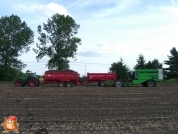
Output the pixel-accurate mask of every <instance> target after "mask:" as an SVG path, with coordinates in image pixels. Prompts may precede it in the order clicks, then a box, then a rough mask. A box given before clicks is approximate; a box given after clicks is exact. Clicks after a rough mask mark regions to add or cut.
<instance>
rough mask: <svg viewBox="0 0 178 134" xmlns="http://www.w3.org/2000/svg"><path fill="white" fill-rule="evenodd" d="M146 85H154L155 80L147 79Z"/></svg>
mask: <svg viewBox="0 0 178 134" xmlns="http://www.w3.org/2000/svg"><path fill="white" fill-rule="evenodd" d="M146 86H147V87H156V82H155V81H153V80H149V81H147V83H146Z"/></svg>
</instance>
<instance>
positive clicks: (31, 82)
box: [28, 79, 38, 87]
mask: <svg viewBox="0 0 178 134" xmlns="http://www.w3.org/2000/svg"><path fill="white" fill-rule="evenodd" d="M37 84H38V82H37V80H36V79H30V80H29V81H28V86H29V87H36V86H37Z"/></svg>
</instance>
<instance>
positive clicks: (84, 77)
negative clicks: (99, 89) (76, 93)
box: [79, 75, 87, 82]
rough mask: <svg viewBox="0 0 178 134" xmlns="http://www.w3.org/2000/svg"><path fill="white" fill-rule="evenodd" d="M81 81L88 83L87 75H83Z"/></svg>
mask: <svg viewBox="0 0 178 134" xmlns="http://www.w3.org/2000/svg"><path fill="white" fill-rule="evenodd" d="M79 79H80V80H81V81H83V82H84V81H87V76H86V75H82V76H80V78H79Z"/></svg>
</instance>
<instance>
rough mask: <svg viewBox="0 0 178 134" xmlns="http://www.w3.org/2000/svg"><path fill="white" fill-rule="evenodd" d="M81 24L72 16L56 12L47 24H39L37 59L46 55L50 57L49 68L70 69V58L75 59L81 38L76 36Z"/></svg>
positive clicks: (35, 50)
mask: <svg viewBox="0 0 178 134" xmlns="http://www.w3.org/2000/svg"><path fill="white" fill-rule="evenodd" d="M79 27H80V26H79V25H77V24H76V23H75V21H74V20H73V18H72V17H70V16H68V15H67V16H64V15H59V14H55V15H53V16H52V17H51V19H48V21H47V24H45V23H43V30H44V32H43V31H42V26H41V25H39V26H38V30H37V31H38V33H39V34H40V36H39V37H38V40H39V42H40V43H39V44H38V43H37V44H36V47H37V49H33V50H34V52H35V53H36V54H37V56H36V59H37V60H38V61H39V59H42V58H43V57H44V56H48V57H50V60H49V61H48V64H47V66H48V68H49V69H54V68H55V69H56V68H57V69H60V70H61V69H62V70H66V69H69V60H68V58H73V59H75V55H76V51H77V47H78V45H80V44H81V43H80V42H81V39H79V38H77V37H74V35H76V34H77V30H78V28H79Z"/></svg>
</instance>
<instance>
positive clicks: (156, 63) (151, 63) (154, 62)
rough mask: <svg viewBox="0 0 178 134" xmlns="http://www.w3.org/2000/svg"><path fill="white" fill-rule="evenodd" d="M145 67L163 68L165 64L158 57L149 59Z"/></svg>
mask: <svg viewBox="0 0 178 134" xmlns="http://www.w3.org/2000/svg"><path fill="white" fill-rule="evenodd" d="M145 67H146V68H147V69H162V67H163V65H162V63H160V62H159V61H158V59H154V60H152V61H148V62H147V63H146V64H145Z"/></svg>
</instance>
